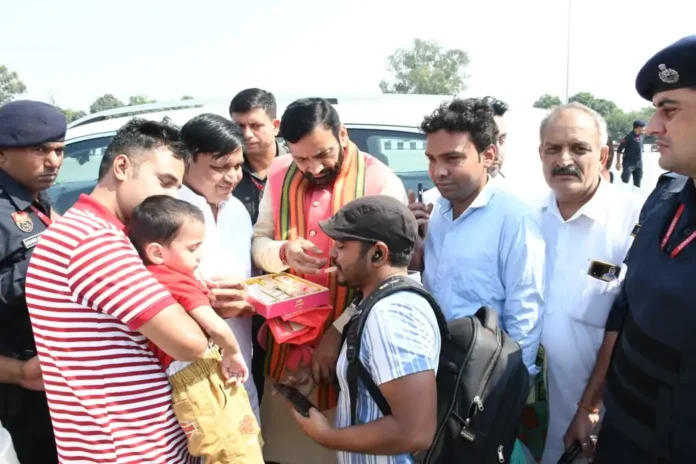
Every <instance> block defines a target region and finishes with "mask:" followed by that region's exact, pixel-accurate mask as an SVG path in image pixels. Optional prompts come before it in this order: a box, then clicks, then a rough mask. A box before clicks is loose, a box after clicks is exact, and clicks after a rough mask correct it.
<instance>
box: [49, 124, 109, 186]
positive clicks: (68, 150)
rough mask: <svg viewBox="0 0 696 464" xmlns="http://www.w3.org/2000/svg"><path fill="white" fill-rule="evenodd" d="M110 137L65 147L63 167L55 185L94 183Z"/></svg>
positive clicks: (73, 143)
mask: <svg viewBox="0 0 696 464" xmlns="http://www.w3.org/2000/svg"><path fill="white" fill-rule="evenodd" d="M109 142H111V136H106V137H98V138H94V139H89V140H82V141H80V142H72V143H71V142H68V143H67V144H66V145H65V152H64V155H63V156H64V158H63V165H62V166H61V168H60V171H59V173H58V178H57V179H56V185H59V184H64V183H68V182H84V181H89V180H93V181H96V180H97V177H98V175H99V164H100V163H101V159H102V156H104V152H105V151H106V147H107V146H108V145H109Z"/></svg>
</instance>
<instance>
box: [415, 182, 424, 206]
mask: <svg viewBox="0 0 696 464" xmlns="http://www.w3.org/2000/svg"><path fill="white" fill-rule="evenodd" d="M416 201H417V202H418V203H423V184H422V183H421V182H419V183H418V194H417V196H416Z"/></svg>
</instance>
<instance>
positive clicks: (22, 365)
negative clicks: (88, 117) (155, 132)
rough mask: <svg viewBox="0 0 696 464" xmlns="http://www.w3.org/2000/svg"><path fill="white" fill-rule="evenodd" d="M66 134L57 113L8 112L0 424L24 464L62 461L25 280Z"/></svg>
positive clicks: (1, 117)
mask: <svg viewBox="0 0 696 464" xmlns="http://www.w3.org/2000/svg"><path fill="white" fill-rule="evenodd" d="M66 130H67V125H66V121H65V116H64V115H63V113H61V112H60V111H58V110H57V109H56V108H54V107H52V106H51V105H48V104H45V103H41V102H35V101H28V100H24V101H16V102H11V103H7V104H6V105H4V106H3V107H1V108H0V236H1V237H2V241H0V421H2V424H3V426H4V427H6V428H7V429H8V431H9V432H10V435H11V436H12V440H13V442H14V446H15V448H16V450H17V456H18V458H19V462H21V463H22V464H31V463H41V464H43V463H54V462H57V461H58V458H57V456H56V445H55V440H54V438H53V428H52V427H51V419H50V416H49V413H48V406H47V403H46V395H45V393H44V392H43V390H44V386H43V381H42V377H41V369H40V367H39V359H38V358H37V357H36V346H35V344H34V336H33V333H32V329H31V322H30V320H29V313H28V311H27V305H26V299H25V294H24V279H25V277H26V272H27V266H28V265H29V258H30V257H31V255H32V251H33V249H34V246H36V244H37V243H38V241H39V237H40V236H41V234H42V233H43V231H44V230H46V228H47V227H48V225H49V224H50V223H51V207H50V204H49V202H48V200H47V198H46V196H45V195H44V191H45V190H46V189H47V188H49V187H50V186H51V185H52V184H53V182H54V181H55V180H56V176H57V175H58V170H59V169H60V166H61V164H62V163H63V147H64V143H63V140H64V138H65V132H66Z"/></svg>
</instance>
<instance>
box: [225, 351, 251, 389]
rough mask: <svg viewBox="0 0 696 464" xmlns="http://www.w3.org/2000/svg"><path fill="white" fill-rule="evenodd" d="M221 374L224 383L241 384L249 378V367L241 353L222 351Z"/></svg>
mask: <svg viewBox="0 0 696 464" xmlns="http://www.w3.org/2000/svg"><path fill="white" fill-rule="evenodd" d="M222 375H223V376H224V377H225V380H226V382H225V384H226V385H241V384H243V383H244V382H246V381H247V379H248V378H249V368H248V367H247V365H246V362H245V361H244V357H243V356H242V353H239V352H237V353H230V354H228V353H223V355H222Z"/></svg>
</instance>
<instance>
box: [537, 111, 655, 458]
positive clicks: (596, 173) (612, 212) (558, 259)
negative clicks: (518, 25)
mask: <svg viewBox="0 0 696 464" xmlns="http://www.w3.org/2000/svg"><path fill="white" fill-rule="evenodd" d="M602 132H606V123H604V121H603V120H602V119H601V116H599V115H598V114H596V113H594V112H592V111H591V110H589V109H587V108H584V107H580V108H579V107H577V106H570V107H567V108H566V109H563V107H562V108H560V109H559V110H557V111H555V112H553V113H551V115H550V116H549V119H548V120H547V125H546V128H545V130H544V131H542V145H541V148H540V150H541V158H542V164H543V166H544V171H545V172H544V173H545V177H546V179H547V183H548V184H549V186H550V187H551V190H552V192H551V193H550V194H549V195H548V197H547V198H546V200H545V201H544V202H543V204H541V205H540V209H539V213H540V221H541V228H542V233H543V235H544V240H545V241H546V260H547V262H546V272H547V276H546V290H545V298H544V299H545V301H546V311H545V314H544V323H543V328H542V337H541V343H542V345H543V346H544V347H545V349H546V359H547V363H548V385H547V387H548V398H549V427H548V435H547V437H546V448H545V450H544V456H543V459H542V463H543V464H556V463H557V462H558V460H559V458H560V457H561V455H562V454H563V452H564V451H565V445H564V442H563V436H564V434H565V433H566V430H567V429H568V426H569V425H570V423H571V421H572V420H573V418H574V417H575V414H576V412H577V411H581V409H583V410H586V411H587V413H588V414H590V413H591V412H590V411H595V410H597V409H599V406H601V405H596V404H592V405H585V404H582V401H581V398H582V396H583V392H584V390H585V387H586V385H587V383H588V380H589V378H590V376H591V374H592V371H593V369H594V367H595V363H596V361H597V355H598V352H599V348H600V346H601V345H602V341H603V339H604V326H605V322H606V319H607V316H608V315H609V310H610V309H611V306H612V304H613V303H614V300H615V299H616V297H617V295H618V293H619V289H620V287H621V282H622V281H623V278H624V276H625V275H626V266H625V264H624V259H625V258H626V254H627V252H628V249H629V248H630V246H631V243H632V237H631V232H632V230H633V228H634V227H635V225H636V223H637V222H638V215H639V213H640V208H641V206H642V199H641V197H640V196H638V195H635V194H633V193H632V192H628V191H625V190H622V189H617V188H616V187H615V186H613V185H612V184H610V183H609V182H607V181H606V180H604V179H602V178H601V177H600V170H601V161H602V159H603V158H606V153H607V151H606V146H605V145H604V144H603V143H600V140H606V136H604V138H601V137H599V135H600V134H601V133H602ZM596 261H600V262H603V263H607V264H609V265H611V266H615V270H614V271H613V273H612V272H608V273H607V274H608V275H606V276H603V277H604V278H596V277H592V276H590V275H589V274H588V271H589V270H590V267H591V266H592V263H593V262H596ZM608 269H609V267H607V270H608ZM600 398H601V395H600ZM579 403H580V404H579ZM581 412H582V411H581ZM585 446H588V444H585Z"/></svg>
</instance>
